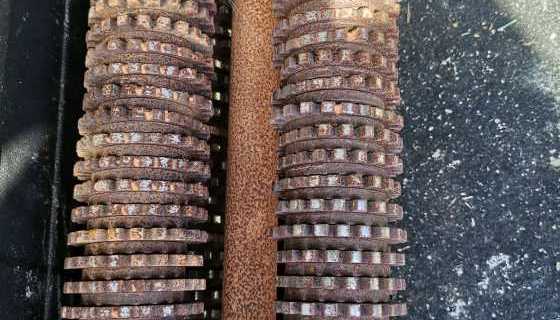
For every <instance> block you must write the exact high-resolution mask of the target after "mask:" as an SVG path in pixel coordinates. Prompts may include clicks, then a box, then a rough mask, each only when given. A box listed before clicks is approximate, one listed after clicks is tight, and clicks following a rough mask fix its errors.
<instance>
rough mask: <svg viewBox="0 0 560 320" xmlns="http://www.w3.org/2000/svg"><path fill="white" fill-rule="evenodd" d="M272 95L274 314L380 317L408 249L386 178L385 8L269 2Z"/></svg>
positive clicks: (394, 118)
mask: <svg viewBox="0 0 560 320" xmlns="http://www.w3.org/2000/svg"><path fill="white" fill-rule="evenodd" d="M274 10H275V14H276V15H277V16H278V17H279V24H278V25H277V27H276V29H275V31H274V35H273V37H274V40H273V41H274V45H275V56H274V62H275V63H276V64H277V66H278V67H279V68H280V70H281V76H282V87H281V88H279V89H278V90H277V91H276V92H275V93H274V97H273V108H274V119H273V121H272V123H273V125H275V127H276V128H277V129H278V131H279V133H280V143H279V144H280V149H279V157H280V159H279V176H280V177H279V181H278V183H277V190H276V191H277V193H278V195H279V198H280V201H279V205H278V210H277V215H278V217H279V220H280V226H279V227H277V228H276V229H275V230H274V232H273V236H274V238H275V239H277V240H280V247H281V249H280V251H279V252H278V263H279V268H278V270H279V276H278V280H277V281H278V288H279V289H281V290H280V292H281V294H280V297H279V300H280V301H278V302H277V306H276V308H277V313H278V314H280V315H282V316H283V317H284V318H285V319H388V318H390V317H395V316H402V315H405V314H406V306H405V305H404V304H400V303H397V302H393V296H394V295H396V294H398V293H399V292H400V291H402V290H404V289H405V282H404V280H403V279H396V278H392V277H391V269H392V268H393V267H395V266H400V265H403V264H404V260H405V259H404V255H402V254H399V253H395V252H394V249H392V246H393V245H397V244H400V243H403V242H405V241H406V240H407V234H406V232H405V231H404V230H401V229H398V228H395V227H393V226H391V224H392V223H393V222H395V221H398V220H400V219H401V218H402V215H403V212H402V208H401V207H400V206H398V205H397V204H394V203H392V202H391V200H393V199H395V198H397V197H399V195H400V192H401V190H400V184H399V183H398V182H397V181H395V180H394V177H395V176H397V175H399V174H401V173H402V170H403V165H402V161H401V159H400V158H399V156H398V154H399V153H400V152H401V150H402V146H403V144H402V140H401V137H400V136H399V131H400V130H401V129H402V126H403V118H402V116H400V115H399V114H398V113H397V111H396V107H397V105H398V104H399V102H400V96H399V90H398V86H397V76H398V73H397V67H396V65H397V60H398V46H397V44H398V37H399V33H398V26H397V20H398V16H399V10H400V8H399V5H398V4H397V3H396V1H395V0H276V1H275V3H274Z"/></svg>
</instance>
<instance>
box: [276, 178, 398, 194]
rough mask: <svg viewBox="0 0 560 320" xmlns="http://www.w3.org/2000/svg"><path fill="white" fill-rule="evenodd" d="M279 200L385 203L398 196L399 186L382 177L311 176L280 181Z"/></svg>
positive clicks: (277, 188)
mask: <svg viewBox="0 0 560 320" xmlns="http://www.w3.org/2000/svg"><path fill="white" fill-rule="evenodd" d="M275 191H276V192H278V193H279V194H280V196H281V197H282V198H288V199H298V198H304V197H306V198H310V199H312V198H331V197H337V196H338V197H341V198H363V199H376V200H387V199H395V198H397V197H399V196H400V194H401V185H400V183H399V182H397V181H395V180H393V179H389V178H384V177H381V176H367V175H363V174H350V175H336V174H333V175H324V176H320V175H312V176H300V177H291V178H283V179H280V180H279V181H278V183H277V184H276V189H275Z"/></svg>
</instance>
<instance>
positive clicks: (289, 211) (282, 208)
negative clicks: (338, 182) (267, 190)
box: [276, 198, 403, 226]
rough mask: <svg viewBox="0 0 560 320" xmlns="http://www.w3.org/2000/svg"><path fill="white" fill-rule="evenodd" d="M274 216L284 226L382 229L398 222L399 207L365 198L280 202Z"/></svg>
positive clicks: (400, 217)
mask: <svg viewBox="0 0 560 320" xmlns="http://www.w3.org/2000/svg"><path fill="white" fill-rule="evenodd" d="M276 214H277V215H278V216H279V217H280V219H281V220H282V221H283V222H284V223H286V224H307V223H309V224H319V223H327V224H339V223H342V224H351V225H352V224H364V225H380V226H384V225H386V224H387V223H389V222H394V221H398V220H401V219H402V217H403V209H402V207H401V206H399V205H397V204H393V203H387V202H383V201H373V200H367V199H351V200H347V199H340V198H339V199H336V198H335V199H320V198H315V199H291V200H280V201H279V202H278V207H277V209H276Z"/></svg>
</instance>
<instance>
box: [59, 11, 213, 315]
mask: <svg viewBox="0 0 560 320" xmlns="http://www.w3.org/2000/svg"><path fill="white" fill-rule="evenodd" d="M216 10H217V8H216V5H215V3H214V1H213V0H196V1H188V0H91V9H90V15H89V27H90V31H89V32H88V35H87V44H88V55H87V61H86V66H87V68H88V70H87V72H86V75H85V87H86V89H87V94H86V96H85V98H84V103H83V108H84V111H85V112H86V113H85V115H84V116H83V117H82V118H81V119H80V122H79V130H80V134H81V135H82V136H83V137H82V139H81V140H80V141H79V142H78V145H77V153H78V156H79V157H81V158H83V160H82V161H79V162H78V163H76V165H75V168H74V174H75V176H76V177H77V178H78V179H80V180H83V181H84V182H83V183H81V184H79V185H77V186H76V187H75V190H74V198H75V199H76V200H78V201H80V202H83V203H84V206H80V207H78V208H76V209H74V210H73V211H72V221H73V222H75V223H77V224H80V225H81V226H82V228H83V230H79V231H76V232H71V233H70V234H69V235H68V245H69V246H70V247H72V248H77V249H72V250H73V251H72V252H76V255H75V256H73V257H70V258H67V259H66V261H65V269H67V270H77V271H78V272H80V276H81V279H80V280H79V281H70V282H66V283H65V284H64V293H65V294H69V295H76V296H77V297H79V301H78V302H77V303H76V305H79V306H72V307H64V308H63V310H62V318H66V319H137V320H140V319H190V318H193V317H202V316H203V314H204V303H203V302H202V300H203V296H202V295H201V292H202V291H204V290H206V287H207V282H206V279H205V276H206V272H205V271H204V270H202V269H201V267H202V266H203V265H204V260H205V255H206V256H208V254H207V253H205V252H204V250H203V249H204V247H205V246H201V245H202V244H205V243H207V242H208V241H209V234H208V233H207V231H204V230H201V229H204V228H205V227H207V226H208V224H206V225H204V223H205V222H206V221H207V220H208V211H207V209H208V202H209V192H208V181H209V180H210V167H211V164H210V162H209V161H210V154H211V148H210V144H209V142H208V140H209V139H210V137H211V135H213V134H215V133H216V130H215V129H213V128H212V127H211V126H209V124H208V123H209V120H210V118H211V117H212V116H213V113H214V111H213V110H214V108H213V105H212V80H213V78H214V66H213V64H214V61H213V57H212V56H213V45H214V42H213V40H212V38H211V35H212V34H213V33H214V15H215V13H216Z"/></svg>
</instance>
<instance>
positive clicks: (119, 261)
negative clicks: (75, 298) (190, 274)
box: [64, 254, 203, 280]
mask: <svg viewBox="0 0 560 320" xmlns="http://www.w3.org/2000/svg"><path fill="white" fill-rule="evenodd" d="M202 266H203V258H202V256H197V255H188V254H152V255H110V256H85V257H71V258H66V260H65V261H64V269H67V270H70V269H81V270H82V280H116V279H158V278H162V279H163V278H168V279H169V278H180V277H182V276H184V275H185V273H186V271H187V268H188V267H190V268H192V267H202Z"/></svg>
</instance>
